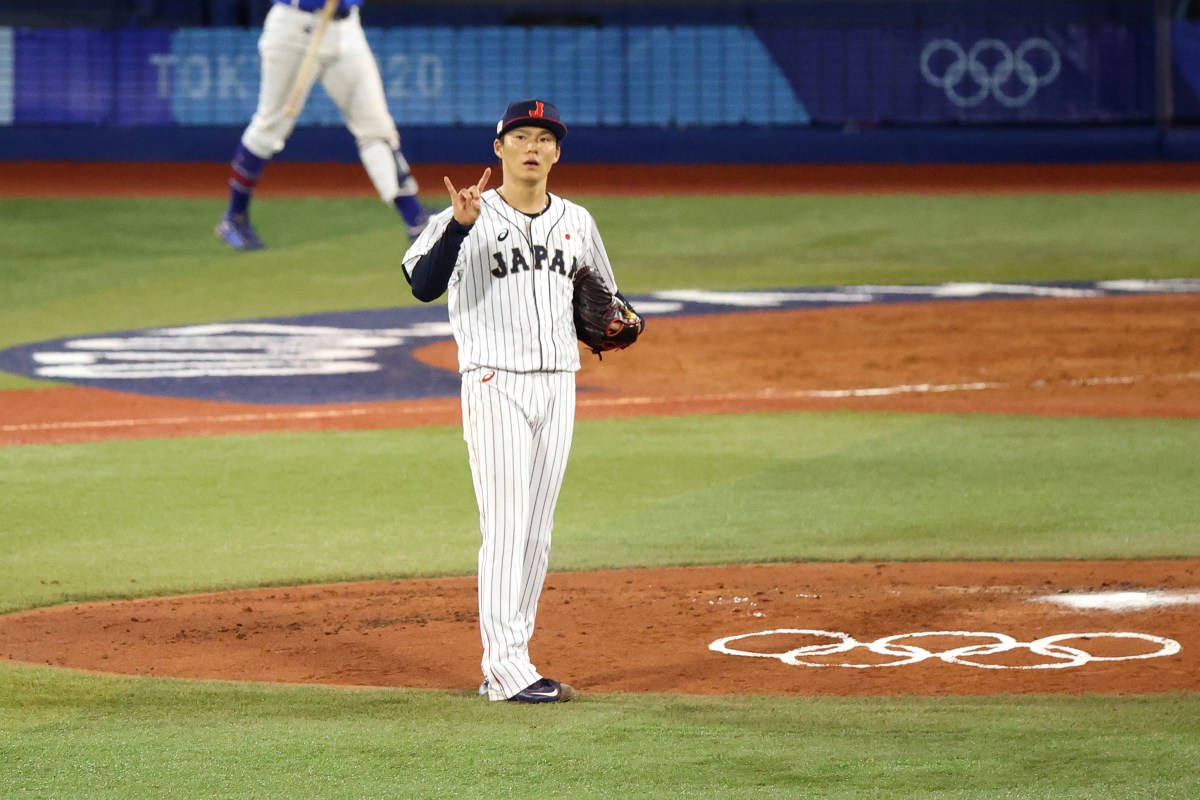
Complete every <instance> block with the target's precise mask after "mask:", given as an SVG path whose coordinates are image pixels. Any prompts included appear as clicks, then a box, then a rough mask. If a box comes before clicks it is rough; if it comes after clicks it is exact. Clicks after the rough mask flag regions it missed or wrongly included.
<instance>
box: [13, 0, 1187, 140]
mask: <svg viewBox="0 0 1200 800" xmlns="http://www.w3.org/2000/svg"><path fill="white" fill-rule="evenodd" d="M968 5H969V6H970V8H969V9H967V11H964V10H963V9H964V8H966V7H967V6H968ZM1150 7H1151V3H1149V2H1144V0H1128V1H1127V2H1114V1H1113V0H1108V1H1107V2H1090V1H1088V0H1057V1H1056V2H1054V3H1034V4H1030V3H1029V2H1026V1H1025V0H994V2H991V3H987V4H984V5H980V4H974V5H971V4H954V3H929V2H925V3H920V2H893V3H884V4H871V3H862V2H859V3H854V2H841V3H820V2H815V3H814V2H810V3H795V4H789V3H780V4H770V5H767V6H764V7H763V8H759V9H757V10H756V11H755V13H754V14H748V15H747V17H746V19H745V20H743V21H740V22H739V21H737V20H734V19H730V20H726V21H721V20H712V22H713V24H691V25H683V24H680V25H666V24H644V23H645V22H646V21H645V20H643V21H641V23H642V24H639V23H634V22H631V23H628V24H607V23H606V24H599V25H590V26H542V25H534V26H513V25H502V24H489V23H488V22H487V21H482V22H481V23H480V22H476V23H475V24H472V25H466V26H457V27H456V26H451V25H448V24H437V25H430V24H425V25H419V24H412V25H405V26H403V27H394V28H386V27H368V28H367V34H368V38H369V40H370V42H371V45H372V48H373V50H374V51H375V53H376V55H377V58H378V60H379V63H380V68H381V73H382V75H383V78H384V83H385V88H386V91H387V95H388V102H389V107H390V109H391V111H392V113H393V115H394V116H395V117H396V119H397V121H398V124H399V126H400V129H401V132H402V135H403V137H404V141H405V150H406V153H407V154H408V155H409V157H410V158H411V159H413V160H414V161H420V162H473V161H487V160H490V159H491V158H492V156H491V152H490V129H491V127H492V125H494V120H495V119H496V117H497V116H498V115H499V113H500V111H502V110H503V106H504V105H505V104H506V103H507V101H508V100H511V99H515V98H517V97H528V96H545V97H548V98H550V99H553V100H554V101H555V103H556V104H557V105H558V106H559V107H560V108H561V109H562V110H563V113H564V116H565V118H566V119H567V121H568V123H569V124H570V126H571V137H570V140H569V146H568V149H567V152H568V157H570V158H573V159H575V160H578V161H588V162H605V161H619V162H643V163H651V162H654V163H662V162H667V163H718V162H720V163H777V162H801V163H803V162H810V163H845V162H878V163H920V162H926V161H933V162H943V163H963V162H1006V161H1027V162H1053V161H1060V162H1093V161H1138V160H1153V159H1187V160H1195V159H1196V158H1197V148H1196V146H1195V142H1194V139H1195V137H1194V136H1193V135H1192V134H1191V133H1190V132H1188V131H1186V130H1185V131H1180V130H1176V129H1171V128H1169V127H1161V126H1159V125H1157V124H1156V118H1157V117H1158V116H1159V114H1160V108H1159V103H1158V96H1157V92H1158V88H1159V87H1158V84H1157V83H1156V80H1155V78H1156V73H1155V64H1156V51H1155V47H1156V39H1155V36H1154V20H1153V17H1152V15H1150V14H1149V13H1145V12H1146V10H1147V9H1149V8H1150ZM864 9H865V10H864ZM985 9H986V13H985ZM851 10H853V13H851ZM1018 10H1019V11H1021V12H1022V13H1021V14H1019V15H1018V14H1016V11H1018ZM768 12H769V13H768ZM1035 12H1037V13H1035ZM1014 19H1018V20H1021V21H1020V22H1014V21H1013V20H1014ZM258 33H259V32H258V30H257V29H241V28H179V29H170V30H168V29H138V28H118V29H111V30H88V29H64V28H37V29H34V28H0V160H38V159H79V160H154V161H158V160H187V161H224V160H226V159H227V158H228V157H229V154H230V152H231V150H232V148H233V146H234V144H235V143H236V141H237V138H238V136H239V134H240V131H241V129H242V127H243V126H244V125H245V124H246V122H248V120H249V118H250V116H251V114H252V113H253V110H254V105H255V101H256V97H257V84H258V77H259V73H258V70H259V62H258V55H257V50H256V43H257V38H258ZM1172 36H1173V41H1174V44H1173V47H1172V76H1173V78H1174V83H1175V86H1176V90H1175V98H1176V110H1177V115H1178V117H1179V118H1180V119H1191V120H1200V27H1198V26H1196V25H1195V24H1194V23H1188V22H1184V21H1181V20H1179V21H1175V22H1174V23H1173V25H1172ZM505 53H520V54H522V57H521V58H502V57H501V56H500V54H505ZM298 123H299V127H298V128H297V131H296V133H295V134H294V135H293V137H292V138H291V139H290V140H289V142H288V146H287V148H286V150H285V151H284V152H283V153H282V154H281V155H280V158H283V159H291V160H304V161H314V160H321V161H329V160H332V161H353V160H355V159H356V154H355V152H354V147H353V143H352V142H351V141H350V137H349V134H348V133H346V131H345V130H344V129H343V127H342V124H341V120H340V117H339V114H338V111H337V109H336V108H335V107H334V105H333V103H332V102H331V101H330V100H329V98H328V97H327V96H326V95H325V94H324V92H323V90H321V89H320V87H319V86H318V87H316V88H315V89H314V92H313V94H312V96H311V98H310V100H309V103H308V105H307V106H306V108H305V109H304V111H303V113H302V114H301V116H300V119H299V121H298Z"/></svg>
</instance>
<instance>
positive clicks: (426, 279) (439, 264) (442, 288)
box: [405, 219, 472, 303]
mask: <svg viewBox="0 0 1200 800" xmlns="http://www.w3.org/2000/svg"><path fill="white" fill-rule="evenodd" d="M471 227H472V226H470V225H460V224H459V222H458V220H456V219H452V220H450V224H449V225H447V226H446V230H445V231H444V232H443V233H442V238H440V239H438V240H437V244H435V245H434V246H433V247H432V248H430V250H429V252H428V253H426V254H425V255H423V256H421V258H420V259H419V260H418V261H417V263H416V266H414V267H413V270H412V277H411V278H408V274H407V273H405V277H406V278H408V282H409V283H410V284H411V285H412V293H413V297H415V298H417V299H418V300H420V301H421V302H422V303H429V302H432V301H434V300H437V299H438V298H439V297H441V296H442V295H443V294H445V292H446V287H447V286H449V285H450V275H451V274H453V272H454V264H455V263H456V262H457V261H458V251H459V249H460V248H461V247H462V243H463V240H464V239H466V238H467V234H468V233H470V232H471Z"/></svg>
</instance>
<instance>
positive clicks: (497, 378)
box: [462, 369, 575, 700]
mask: <svg viewBox="0 0 1200 800" xmlns="http://www.w3.org/2000/svg"><path fill="white" fill-rule="evenodd" d="M462 404H463V438H464V439H465V440H466V442H467V451H468V453H469V455H470V460H471V477H472V480H473V481H474V484H475V498H476V500H477V502H478V504H479V528H480V533H481V534H482V536H483V543H482V545H481V546H480V548H479V629H480V636H481V638H482V641H483V661H482V662H481V666H482V668H483V674H484V677H485V678H487V680H488V686H489V694H488V696H489V698H490V699H491V700H504V699H506V698H508V697H511V696H512V695H514V694H516V693H517V692H519V691H521V690H522V689H524V688H525V687H526V686H529V685H530V684H531V683H534V682H535V681H537V680H538V679H539V678H541V677H542V675H541V673H539V672H538V671H537V669H536V668H535V667H534V666H533V663H532V662H531V661H530V659H529V640H530V639H531V638H532V637H533V630H534V621H535V618H536V616H537V607H538V599H539V598H540V597H541V594H542V586H543V585H544V584H545V582H546V571H547V569H548V568H549V562H550V532H551V530H552V529H553V527H554V507H555V504H556V503H557V502H558V494H559V490H560V489H561V488H562V482H563V475H564V474H565V472H566V468H567V458H568V456H569V455H570V452H571V437H572V434H573V432H574V428H575V373H574V372H530V373H519V372H505V371H503V370H492V369H475V370H470V371H468V372H466V373H464V374H463V381H462Z"/></svg>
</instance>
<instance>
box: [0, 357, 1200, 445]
mask: <svg viewBox="0 0 1200 800" xmlns="http://www.w3.org/2000/svg"><path fill="white" fill-rule="evenodd" d="M1194 380H1200V372H1183V373H1177V374H1174V375H1150V376H1147V375H1125V376H1104V377H1095V378H1072V379H1068V380H1059V381H1046V380H1038V381H1034V382H1033V383H1030V384H1017V383H1000V382H975V383H913V384H899V385H897V386H875V387H864V388H858V389H795V390H788V391H779V390H777V389H762V390H759V391H756V392H725V393H719V394H704V395H689V396H687V397H662V396H659V397H585V398H580V399H579V401H578V403H577V404H578V405H579V406H580V407H581V408H618V407H621V406H644V405H659V404H663V403H675V404H696V403H713V402H750V401H768V402H769V401H775V400H837V399H845V398H854V397H895V396H898V395H907V394H912V395H920V394H945V393H951V392H980V391H987V390H994V389H1013V388H1017V387H1019V386H1022V385H1023V386H1025V387H1026V388H1035V389H1036V388H1045V387H1048V386H1056V385H1057V386H1063V385H1065V386H1114V385H1130V384H1135V383H1143V382H1163V381H1194ZM448 399H449V398H448ZM395 402H397V401H392V402H391V403H389V404H388V405H387V406H386V407H383V408H374V407H371V408H349V409H331V410H327V411H293V412H286V411H276V412H264V413H260V414H218V415H213V416H207V415H202V414H197V415H191V416H177V417H147V418H141V419H106V420H78V421H71V422H33V423H25V424H19V425H0V433H28V432H34V431H55V430H88V429H104V428H133V427H156V426H158V427H161V426H164V425H190V424H194V423H237V422H276V421H299V420H311V419H339V418H344V417H361V416H367V415H370V414H388V415H396V414H424V413H428V412H430V411H443V410H445V409H446V406H429V405H423V406H398V405H395V404H394V403H395ZM447 405H449V404H447Z"/></svg>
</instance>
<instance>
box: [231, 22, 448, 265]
mask: <svg viewBox="0 0 1200 800" xmlns="http://www.w3.org/2000/svg"><path fill="white" fill-rule="evenodd" d="M331 2H332V0H331ZM361 5H362V0H337V8H336V9H335V10H333V16H332V18H331V19H330V20H329V22H328V24H327V25H325V26H322V25H321V24H320V23H321V12H322V9H323V7H324V6H325V2H324V0H275V3H274V4H273V5H272V6H271V10H270V11H269V12H267V16H266V20H265V22H264V24H263V32H262V36H260V37H259V40H258V52H259V55H260V57H261V60H262V78H261V83H260V84H259V92H258V108H257V110H256V111H255V112H254V117H253V118H252V119H251V120H250V124H249V126H247V128H246V130H245V132H244V133H243V134H242V140H241V142H240V143H239V144H238V147H237V150H236V151H235V153H234V157H233V162H232V164H231V170H230V176H229V188H230V193H229V208H228V209H227V210H226V212H225V216H224V217H223V218H222V220H221V222H220V223H219V224H218V225H217V228H216V231H215V233H216V235H217V237H218V238H220V239H221V240H223V241H224V242H225V243H226V244H228V245H229V246H230V247H232V248H234V249H235V250H259V249H262V248H263V247H265V245H264V244H263V241H262V239H260V238H259V236H258V233H257V231H255V229H254V226H253V225H252V224H251V223H250V199H251V197H253V195H254V190H255V188H256V187H257V186H258V181H259V179H260V178H261V177H262V173H263V169H264V168H265V167H266V165H267V161H269V160H270V159H271V157H272V156H274V155H275V154H276V153H278V152H279V151H280V150H282V149H283V147H284V144H286V142H287V139H288V136H290V135H291V133H292V130H293V129H294V128H295V127H296V119H295V116H294V115H293V114H299V109H298V108H297V109H293V110H292V113H289V111H288V109H287V108H286V106H287V101H288V97H289V95H290V94H291V92H292V89H293V87H294V86H295V85H296V80H297V77H298V76H299V77H301V79H302V80H303V76H301V75H300V73H301V64H302V63H303V61H304V57H305V52H306V51H307V50H308V47H309V43H310V42H311V41H312V39H313V37H314V36H317V35H320V41H319V44H318V46H317V48H316V52H315V61H314V62H312V68H313V70H314V73H313V74H314V75H315V77H316V79H317V80H319V81H320V82H321V85H322V86H323V87H325V92H326V93H327V94H328V95H329V97H330V98H331V99H332V100H333V102H334V103H335V104H336V105H337V107H338V110H339V111H341V114H342V119H343V120H344V121H345V123H346V127H347V128H349V130H350V133H352V134H353V135H354V141H355V143H356V144H357V145H358V155H359V158H361V159H362V163H363V166H364V167H366V170H367V175H369V176H370V178H371V183H373V184H374V185H375V189H376V191H378V192H379V196H380V197H381V198H382V199H383V201H384V202H385V203H389V204H391V205H393V206H395V208H396V210H397V211H398V212H399V213H400V216H402V217H403V218H404V222H405V224H406V226H407V228H408V235H409V238H410V239H416V237H417V236H419V235H420V233H421V231H422V230H423V229H424V227H425V224H426V222H427V221H428V219H429V215H428V213H427V212H426V210H425V209H424V208H423V207H422V206H421V203H420V201H419V200H418V198H417V182H416V180H415V179H414V178H413V176H412V174H411V171H410V169H409V166H408V161H407V160H405V158H404V154H403V153H401V152H400V134H399V132H398V131H397V130H396V123H395V121H394V120H393V119H392V116H391V114H390V113H389V112H388V108H387V97H386V95H385V94H384V90H383V79H382V77H381V76H380V73H379V65H378V64H377V63H376V61H375V56H374V54H373V53H372V52H371V49H370V47H369V46H368V45H367V37H366V35H365V34H364V32H363V28H362V23H361V22H360V20H359V7H360V6H361ZM301 107H303V106H302V104H301Z"/></svg>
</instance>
